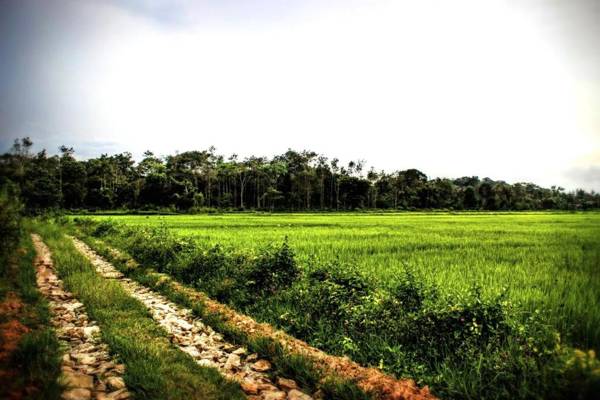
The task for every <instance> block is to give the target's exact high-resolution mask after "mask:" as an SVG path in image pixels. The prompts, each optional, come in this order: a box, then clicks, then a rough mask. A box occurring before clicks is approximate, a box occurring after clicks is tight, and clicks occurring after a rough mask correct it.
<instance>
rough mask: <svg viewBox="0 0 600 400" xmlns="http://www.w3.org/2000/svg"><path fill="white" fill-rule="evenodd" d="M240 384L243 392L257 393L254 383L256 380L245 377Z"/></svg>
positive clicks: (256, 386)
mask: <svg viewBox="0 0 600 400" xmlns="http://www.w3.org/2000/svg"><path fill="white" fill-rule="evenodd" d="M240 385H241V386H242V390H243V391H244V393H246V394H258V385H257V384H256V382H253V381H251V380H248V379H247V380H244V381H243V382H241V383H240Z"/></svg>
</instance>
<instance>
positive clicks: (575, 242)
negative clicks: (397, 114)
mask: <svg viewBox="0 0 600 400" xmlns="http://www.w3.org/2000/svg"><path fill="white" fill-rule="evenodd" d="M93 218H95V219H111V220H115V221H120V222H122V223H125V224H127V225H130V226H144V225H155V226H156V225H164V226H166V227H167V228H168V229H170V230H172V231H174V232H176V233H177V234H179V235H182V236H188V237H194V238H196V239H198V240H200V241H202V242H205V243H208V244H217V243H218V244H221V245H223V246H225V247H234V248H261V247H264V246H266V245H268V244H271V243H281V242H282V241H283V240H284V238H285V237H287V238H288V240H289V243H290V246H291V247H292V249H293V250H294V251H295V253H296V255H297V257H298V260H299V261H300V263H301V264H302V265H306V263H308V262H327V261H332V260H339V262H340V263H342V264H344V265H352V266H355V267H357V268H358V269H359V270H360V272H361V273H363V274H365V275H366V276H368V277H370V278H373V279H375V280H376V281H377V282H379V283H380V284H381V285H385V283H386V282H387V281H390V280H393V278H394V276H395V275H396V274H398V273H399V272H401V271H404V270H405V268H406V267H408V268H410V269H411V270H412V271H414V272H415V273H416V274H417V276H418V277H419V278H420V279H424V280H427V281H429V282H432V283H435V284H436V285H437V286H438V287H439V288H440V290H441V291H442V292H445V293H457V292H461V291H465V290H467V289H469V288H470V287H471V286H473V285H478V286H481V288H482V290H483V292H484V294H497V293H499V292H500V291H502V290H503V289H504V288H507V289H508V291H509V298H510V299H511V300H512V301H513V302H515V303H516V304H517V305H519V306H520V307H523V309H526V310H534V309H539V310H540V311H542V312H543V313H544V314H545V315H546V316H547V318H548V321H549V322H550V323H551V324H553V325H554V326H556V327H557V328H558V330H559V331H560V332H561V333H562V335H563V337H565V339H566V340H567V341H568V342H570V343H572V344H574V345H576V346H580V347H584V348H596V349H598V348H600V213H498V214H490V213H460V214H445V213H395V214H391V213H385V214H375V213H365V214H357V213H335V214H241V213H240V214H222V215H181V216H179V215H168V216H136V215H127V216H94V217H93Z"/></svg>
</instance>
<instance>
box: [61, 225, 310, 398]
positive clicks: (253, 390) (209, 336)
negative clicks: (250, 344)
mask: <svg viewBox="0 0 600 400" xmlns="http://www.w3.org/2000/svg"><path fill="white" fill-rule="evenodd" d="M71 240H73V243H74V245H75V247H76V248H77V250H79V251H80V252H81V253H82V254H84V255H85V256H86V257H87V258H88V259H89V260H90V262H91V263H92V265H94V267H95V268H96V271H97V272H98V273H99V274H100V275H102V276H103V277H105V278H108V279H114V280H116V281H118V282H120V283H121V284H122V286H123V287H124V289H125V290H126V291H127V292H128V293H129V294H130V295H131V296H132V297H134V298H136V299H137V300H139V301H140V302H141V303H142V304H144V305H145V306H146V307H147V308H148V310H149V311H150V313H151V315H152V317H153V318H154V320H156V321H157V322H158V323H159V325H160V326H162V327H163V328H164V329H165V330H166V331H167V333H168V334H169V335H170V337H171V341H172V342H173V343H174V344H175V345H176V346H178V347H179V348H180V349H181V350H182V351H184V352H185V353H187V354H188V355H190V356H191V357H192V358H193V359H194V360H196V362H197V363H198V364H199V365H203V366H207V367H214V368H217V369H218V370H219V371H220V372H221V373H222V374H223V375H225V376H226V377H228V378H230V379H234V380H236V381H238V382H240V384H241V387H242V389H243V391H244V392H245V393H246V395H248V398H250V399H265V400H285V399H289V400H310V399H312V397H311V396H309V395H307V394H306V393H303V392H301V391H300V390H299V388H298V385H297V384H296V382H295V381H293V380H291V379H285V378H278V379H277V380H273V379H271V377H270V374H269V371H271V364H270V363H269V361H267V360H264V359H259V358H258V355H257V354H248V352H247V350H246V349H245V348H244V347H242V346H238V345H234V344H231V343H228V342H227V341H225V340H224V339H223V336H222V335H220V334H219V333H217V332H215V331H214V330H213V329H212V328H211V327H210V326H208V325H206V324H204V323H203V322H202V321H201V320H200V319H198V318H196V317H194V316H193V315H192V312H191V310H189V309H185V308H182V307H180V306H178V305H176V304H174V303H172V302H170V301H169V300H167V299H166V298H165V297H164V296H162V295H160V294H158V293H156V292H154V291H152V290H150V289H148V288H146V287H144V286H142V285H140V284H139V283H137V282H134V281H133V280H131V279H129V278H126V277H125V276H124V275H123V274H122V273H121V272H120V271H118V270H117V269H116V268H115V267H114V266H113V265H112V264H111V263H109V262H107V261H106V260H104V259H103V258H102V257H101V256H100V255H98V254H97V253H96V252H95V251H93V250H92V249H91V248H90V247H89V246H88V245H87V244H85V243H84V242H82V241H81V240H79V239H77V238H75V237H71Z"/></svg>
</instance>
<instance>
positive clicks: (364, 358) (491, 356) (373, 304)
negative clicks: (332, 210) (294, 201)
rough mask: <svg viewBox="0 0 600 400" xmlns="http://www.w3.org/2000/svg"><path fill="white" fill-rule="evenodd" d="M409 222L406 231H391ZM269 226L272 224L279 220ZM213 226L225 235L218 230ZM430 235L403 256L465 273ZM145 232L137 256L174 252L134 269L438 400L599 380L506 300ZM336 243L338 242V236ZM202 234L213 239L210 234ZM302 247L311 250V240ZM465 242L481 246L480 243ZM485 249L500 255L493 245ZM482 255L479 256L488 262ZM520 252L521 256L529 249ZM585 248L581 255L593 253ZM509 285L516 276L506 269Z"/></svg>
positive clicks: (398, 274) (122, 240) (575, 389)
mask: <svg viewBox="0 0 600 400" xmlns="http://www.w3.org/2000/svg"><path fill="white" fill-rule="evenodd" d="M262 218H263V219H260V220H259V219H256V221H260V223H261V225H260V227H259V229H260V233H261V234H263V233H264V226H265V224H267V222H265V221H270V219H271V218H274V217H262ZM264 218H268V220H265V219H264ZM342 218H344V216H341V217H340V219H342ZM353 218H354V221H356V217H353ZM386 218H388V217H386ZM411 218H413V219H414V217H411ZM421 218H423V217H421ZM569 218H572V217H569ZM324 220H325V218H323V219H320V220H318V221H319V222H322V221H324ZM407 220H408V221H410V219H402V220H401V221H403V222H405V221H407ZM188 221H189V220H188ZM274 221H275V222H277V223H279V221H281V219H279V218H277V219H275V220H274ZM338 221H339V220H338ZM367 221H368V220H367ZM515 221H517V219H515ZM275 222H274V223H275ZM467 222H468V221H467ZM238 223H239V220H238ZM269 223H270V222H269ZM312 223H313V224H314V222H312ZM338 223H339V222H338ZM218 224H223V222H222V219H220V220H219V222H218ZM317 226H318V227H319V229H322V226H321V225H317ZM417 226H419V225H417ZM471 226H473V225H471ZM404 227H405V228H406V224H405V225H404ZM475 227H476V226H475ZM433 228H436V226H435V225H434V226H433ZM433 228H432V227H429V229H433ZM437 228H438V229H437V230H436V231H435V232H436V234H435V239H436V241H435V243H432V242H426V241H425V242H424V241H422V240H421V241H419V242H415V243H414V244H412V243H409V245H410V246H412V247H409V250H411V251H415V252H419V251H420V250H421V249H423V250H424V251H429V252H431V249H432V247H433V248H434V249H436V248H437V247H439V248H441V251H443V252H447V253H452V254H453V253H455V252H456V253H458V254H457V256H458V257H459V258H460V259H461V260H465V261H467V260H466V256H467V255H470V254H472V253H471V252H465V253H463V254H461V252H464V251H465V238H464V236H461V237H460V240H459V242H456V243H454V242H452V241H450V242H445V241H440V239H439V226H438V227H437ZM476 228H477V227H476ZM286 229H289V228H286ZM490 229H492V230H493V229H498V228H497V227H493V226H492V227H486V230H484V231H482V232H483V235H486V234H488V233H487V231H488V230H490ZM528 229H530V228H528ZM590 229H591V228H590ZM151 230H152V228H150V227H145V228H144V229H136V228H123V229H119V230H118V232H120V233H119V234H117V235H110V236H109V237H107V239H109V240H110V241H111V242H112V243H113V244H117V245H118V246H121V247H122V248H124V249H126V250H127V251H129V252H130V253H133V252H135V251H138V250H139V249H140V248H143V246H139V245H138V243H140V241H139V240H138V239H136V238H135V236H136V235H142V232H144V233H143V234H144V235H147V234H148V232H150V231H151ZM529 231H530V230H528V232H529ZM153 232H154V233H153V235H154V236H151V237H150V238H148V240H147V242H146V243H145V244H144V246H156V247H157V248H159V249H161V248H163V246H164V243H172V244H173V246H178V245H180V246H182V247H181V248H179V251H180V254H179V255H178V256H174V257H173V258H172V259H171V262H170V264H161V263H156V262H155V261H154V259H153V257H154V254H155V252H154V251H153V250H149V251H147V252H143V253H139V254H141V255H143V256H144V258H143V260H139V259H138V261H140V262H142V264H144V265H146V266H149V267H154V268H157V269H159V270H160V271H162V272H166V273H169V274H171V275H172V276H173V277H174V278H175V279H178V280H180V281H182V282H184V283H187V284H192V285H194V286H196V287H197V288H199V289H201V290H203V291H205V292H206V293H208V294H209V295H210V296H213V297H216V298H218V299H219V300H221V301H224V302H226V303H228V304H230V305H232V306H234V307H236V308H238V309H240V310H242V311H245V312H247V313H249V314H250V315H252V316H254V317H255V318H257V319H259V320H262V321H266V322H270V323H273V324H274V325H276V326H278V327H281V328H283V329H285V330H287V331H288V332H290V333H291V334H293V335H294V336H296V337H299V338H301V339H304V340H306V341H308V342H309V343H311V344H313V345H315V346H317V347H319V348H322V349H324V350H326V351H328V352H331V353H334V354H340V355H349V356H351V357H352V358H353V359H354V360H356V361H358V362H360V363H363V364H366V365H374V366H379V367H380V368H383V369H384V370H386V371H388V372H390V373H392V374H396V375H397V376H406V377H412V378H414V379H416V380H417V382H418V383H419V384H429V385H431V386H432V387H433V389H434V390H435V392H436V393H437V394H439V395H440V396H442V397H448V398H482V397H485V398H508V397H511V398H531V397H545V398H561V396H563V394H564V393H567V392H569V391H570V392H572V393H573V394H574V395H575V396H580V397H582V398H585V397H586V396H587V395H586V393H588V392H590V390H591V389H590V388H593V387H595V385H597V380H598V379H599V378H600V377H598V376H597V374H596V373H595V372H593V371H594V368H587V369H585V368H583V369H582V368H578V367H577V366H578V365H579V364H577V363H571V364H569V362H568V357H567V356H566V355H567V354H570V352H571V350H570V347H569V346H568V345H565V344H563V343H562V342H561V340H560V335H559V334H558V332H557V331H556V329H555V327H554V326H556V325H555V323H554V321H555V320H554V319H552V318H551V317H550V316H551V315H552V314H550V312H553V310H550V311H549V312H540V311H536V310H538V308H533V309H530V308H529V307H527V306H525V304H524V303H522V302H519V303H515V302H514V301H513V299H514V298H515V295H514V293H513V290H511V291H510V292H509V291H507V290H505V289H504V288H502V287H500V288H498V287H497V286H495V287H491V288H482V287H480V286H476V285H464V284H463V285H462V286H456V284H455V282H453V281H451V282H449V283H452V284H454V286H452V290H449V289H448V288H447V287H442V286H440V285H438V284H436V283H435V280H433V279H431V277H430V275H426V273H427V271H424V270H423V269H417V268H415V267H414V265H412V264H411V265H412V266H411V267H410V268H409V267H407V265H405V264H401V267H400V268H395V269H394V270H392V271H389V272H388V274H387V275H386V278H387V279H386V280H381V279H378V278H379V277H378V276H377V275H376V274H370V272H371V271H372V270H365V269H364V268H363V267H362V266H360V265H358V264H350V263H349V262H348V261H349V260H351V259H352V256H353V255H355V254H360V253H358V252H357V251H356V248H353V247H349V246H347V242H342V244H343V245H344V246H338V247H336V248H335V250H336V252H337V254H336V255H337V256H338V259H340V260H339V261H337V262H323V261H322V259H318V258H312V259H310V261H309V262H308V263H307V265H306V266H304V267H302V268H300V267H298V265H297V264H298V262H297V261H296V256H295V255H294V254H293V253H292V252H291V250H290V248H289V244H287V241H286V243H284V244H283V245H282V246H281V247H279V248H277V247H275V248H269V247H264V246H262V247H258V248H255V249H253V250H241V249H235V250H234V249H232V248H231V247H232V246H229V247H226V246H224V245H223V246H221V245H208V244H206V243H202V242H197V241H194V240H192V239H191V238H189V237H187V238H185V239H184V238H182V237H181V236H177V235H175V234H174V233H173V232H172V231H169V230H165V229H164V226H163V227H161V228H158V229H155V230H154V231H153ZM335 232H336V233H338V234H340V232H341V233H343V234H344V235H347V234H348V231H346V230H344V229H340V226H338V225H335ZM412 232H414V230H413V231H409V232H407V233H406V236H405V237H410V236H409V235H410V234H411V233H412ZM500 232H501V233H502V237H505V236H506V232H505V231H503V230H500ZM207 233H209V234H212V235H215V232H214V231H207ZM300 233H301V235H302V234H303V233H302V232H301V231H300ZM227 234H228V235H231V234H232V233H231V231H228V232H227ZM217 237H219V238H220V237H221V236H217ZM267 237H269V236H267ZM320 237H322V235H321V236H320ZM562 237H563V240H562V241H561V242H562V243H563V245H564V241H565V240H564V236H562ZM292 238H293V236H292ZM302 238H303V240H304V241H310V240H311V236H310V235H309V236H303V237H302ZM419 238H420V239H422V236H421V237H419ZM312 240H315V239H314V237H312ZM474 240H475V241H476V242H477V243H481V241H482V235H477V237H476V238H474ZM504 240H507V239H504ZM492 243H493V244H494V246H497V245H498V244H497V241H493V242H492ZM586 243H587V242H586ZM319 245H320V246H322V245H323V242H322V241H321V242H320V243H319ZM377 245H382V246H386V245H388V243H386V242H383V243H381V242H371V243H370V244H369V247H367V248H364V249H365V250H371V249H373V246H377ZM136 246H137V247H136ZM436 246H437V247H436ZM490 246H492V245H491V244H488V250H489V249H491V250H495V248H494V247H490ZM523 247H524V251H527V252H528V253H531V246H523ZM586 248H587V247H586ZM593 248H594V247H593V246H591V247H589V248H587V249H588V251H591V252H592V253H593ZM359 249H361V250H362V249H363V248H362V247H359ZM169 252H170V251H168V253H169ZM174 253H176V251H175V252H174ZM367 254H372V253H367ZM503 254H504V253H499V252H497V253H492V254H491V256H492V257H495V258H496V259H498V258H499V257H501V256H502V255H503ZM342 256H346V258H345V259H344V260H345V262H342V261H341V259H342ZM436 259H437V258H436ZM588 261H589V262H590V263H592V265H593V263H594V262H597V259H596V258H594V257H592V258H590V259H589V260H588ZM569 263H570V264H569V266H567V268H568V271H569V273H572V272H573V271H574V270H575V268H576V267H579V268H583V267H584V266H582V265H580V264H575V263H573V262H571V261H569ZM480 265H481V264H480ZM513 265H514V264H513ZM586 268H587V266H586ZM437 270H438V271H443V269H437ZM182 271H184V272H185V273H184V272H182ZM583 271H587V269H583ZM257 273H261V274H258V275H257ZM507 273H512V274H514V269H513V270H512V272H511V271H507ZM463 276H464V275H463ZM276 277H281V279H279V278H276ZM528 277H529V278H531V274H529V276H528ZM487 281H488V282H489V279H488V280H487ZM553 282H554V281H553ZM277 283H279V284H277ZM446 286H447V285H446ZM484 289H487V290H484ZM490 289H493V290H490ZM517 289H518V288H517ZM552 293H554V292H552ZM517 298H518V297H517ZM538 304H539V303H538ZM589 304H591V303H589ZM590 315H592V314H590ZM553 325H554V326H553ZM574 382H577V384H574Z"/></svg>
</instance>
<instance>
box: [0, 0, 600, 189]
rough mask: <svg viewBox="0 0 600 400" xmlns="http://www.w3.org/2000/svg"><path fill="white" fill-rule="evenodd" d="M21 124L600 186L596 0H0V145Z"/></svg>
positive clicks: (116, 147)
mask: <svg viewBox="0 0 600 400" xmlns="http://www.w3.org/2000/svg"><path fill="white" fill-rule="evenodd" d="M25 136H28V137H30V138H31V139H32V140H33V142H34V143H35V145H34V149H36V150H40V149H42V148H46V149H48V152H49V153H51V154H52V153H56V152H57V151H58V147H59V146H60V145H62V144H65V145H67V146H73V147H74V148H75V151H76V154H77V155H78V157H80V158H81V159H85V158H88V157H95V156H99V155H100V154H102V153H109V154H110V153H117V152H123V151H129V152H131V153H132V154H133V155H134V156H135V157H136V158H137V159H140V158H141V155H142V153H143V152H144V151H145V150H151V151H153V152H154V153H155V154H158V155H167V154H171V153H174V152H176V151H179V152H183V151H187V150H199V149H207V148H208V147H210V146H215V147H216V148H217V152H218V153H220V154H225V155H230V154H233V153H235V154H238V155H239V156H240V157H241V158H243V157H245V156H250V155H257V156H273V155H276V154H281V153H283V152H285V151H286V150H287V149H288V148H292V149H296V150H302V149H310V150H313V151H316V152H318V153H321V154H324V155H326V156H329V157H338V158H340V159H341V160H342V161H345V162H347V161H349V160H358V159H360V160H365V161H366V165H367V166H374V167H376V168H377V169H378V170H379V169H384V170H386V171H388V172H391V171H394V170H399V169H407V168H418V169H420V170H421V171H423V172H425V173H426V174H427V175H428V176H429V177H459V176H472V175H477V176H479V177H486V176H487V177H491V178H492V179H502V180H506V181H507V182H510V183H515V182H523V181H526V182H534V183H537V184H540V185H542V186H546V187H549V186H551V185H560V186H562V187H565V188H566V189H568V190H573V189H576V188H584V189H588V190H596V191H600V1H597V0H568V1H567V0H487V1H481V0H454V1H447V0H437V1H434V0H362V1H359V0H339V1H338V0H330V1H324V0H304V1H299V0H287V1H284V0H245V1H240V0H209V1H201V0H199V1H188V0H171V1H167V0H148V1H141V0H123V1H117V0H114V1H110V0H105V1H101V0H78V1H69V0H37V1H32V0H14V1H13V0H0V151H1V152H5V151H8V150H9V148H10V146H11V144H12V142H13V140H14V139H15V138H20V137H25Z"/></svg>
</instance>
